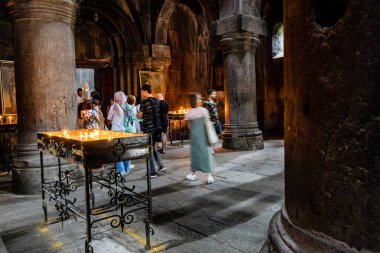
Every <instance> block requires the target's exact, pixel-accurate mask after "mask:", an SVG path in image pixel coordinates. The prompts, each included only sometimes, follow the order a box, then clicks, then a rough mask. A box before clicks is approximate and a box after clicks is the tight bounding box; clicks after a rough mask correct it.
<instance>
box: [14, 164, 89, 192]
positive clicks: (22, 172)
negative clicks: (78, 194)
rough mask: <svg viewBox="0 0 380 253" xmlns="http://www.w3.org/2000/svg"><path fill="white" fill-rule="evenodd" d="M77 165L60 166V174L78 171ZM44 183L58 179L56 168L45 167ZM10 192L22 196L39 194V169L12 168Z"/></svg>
mask: <svg viewBox="0 0 380 253" xmlns="http://www.w3.org/2000/svg"><path fill="white" fill-rule="evenodd" d="M78 167H79V166H78V165H72V164H69V165H62V166H61V170H62V172H64V171H66V170H73V169H74V170H78ZM81 173H82V174H83V172H81ZM44 176H45V180H46V181H53V180H54V179H57V178H58V166H55V167H45V168H44ZM12 191H13V192H14V193H17V194H23V195H40V194H41V168H14V169H13V171H12Z"/></svg>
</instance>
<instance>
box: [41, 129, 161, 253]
mask: <svg viewBox="0 0 380 253" xmlns="http://www.w3.org/2000/svg"><path fill="white" fill-rule="evenodd" d="M37 143H38V148H39V150H40V162H41V185H42V207H43V211H44V215H45V222H47V206H46V200H45V197H46V196H48V197H49V200H51V201H54V202H55V208H56V210H57V212H58V215H59V217H60V219H61V221H62V222H63V221H64V220H66V219H68V218H70V216H73V217H74V218H76V217H77V216H78V217H82V218H84V219H86V224H87V239H86V242H85V251H86V252H93V248H92V246H91V229H92V228H94V224H95V223H97V222H99V221H103V220H106V219H111V220H112V221H111V226H112V227H114V228H116V227H121V229H124V226H125V224H130V223H131V222H132V221H133V219H134V216H133V213H134V212H136V211H137V210H146V211H147V216H148V217H147V219H146V220H145V232H146V247H147V248H148V249H149V248H150V246H151V245H150V236H151V235H153V233H154V230H153V227H152V226H151V225H150V223H151V218H152V194H151V181H150V169H149V161H148V159H149V158H150V156H151V154H152V145H151V143H152V141H151V139H150V137H149V135H145V134H129V133H122V132H114V131H104V130H70V131H58V132H43V133H37ZM44 153H49V154H52V155H54V156H55V157H57V158H58V170H59V174H58V176H57V177H56V178H55V179H54V180H51V181H48V180H46V179H45V177H44V164H43V154H44ZM141 158H145V159H146V166H147V175H148V177H147V193H146V194H142V193H138V192H136V191H135V186H131V187H129V186H127V185H126V183H127V182H126V180H125V179H124V178H123V177H122V175H121V174H120V173H118V172H117V171H116V168H112V169H111V170H110V171H108V172H107V173H103V172H100V173H93V171H94V169H95V168H99V167H101V166H102V165H103V164H107V163H114V162H119V161H126V160H133V159H141ZM61 159H65V160H68V161H70V162H73V163H77V164H80V165H82V166H83V168H84V177H83V176H82V177H77V176H76V175H75V172H74V171H73V170H72V171H64V172H63V171H62V170H61ZM79 182H84V184H85V200H86V201H85V203H86V210H82V209H81V208H80V207H79V206H78V204H77V203H76V199H75V198H74V199H70V198H69V195H70V192H74V191H76V190H77V187H78V183H79ZM93 182H96V183H98V184H99V185H100V188H102V189H106V190H107V191H108V196H109V197H110V201H109V202H108V203H107V204H106V205H100V206H96V207H95V206H94V205H95V197H94V193H93V189H92V188H93ZM90 202H91V204H90Z"/></svg>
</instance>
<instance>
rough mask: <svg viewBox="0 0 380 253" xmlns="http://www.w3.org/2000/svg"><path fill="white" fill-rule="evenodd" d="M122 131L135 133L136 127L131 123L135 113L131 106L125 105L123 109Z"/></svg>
mask: <svg viewBox="0 0 380 253" xmlns="http://www.w3.org/2000/svg"><path fill="white" fill-rule="evenodd" d="M123 110H124V129H125V130H124V131H125V132H126V133H136V128H135V126H134V125H133V120H134V118H135V115H134V113H133V107H132V106H129V105H126V109H124V108H123Z"/></svg>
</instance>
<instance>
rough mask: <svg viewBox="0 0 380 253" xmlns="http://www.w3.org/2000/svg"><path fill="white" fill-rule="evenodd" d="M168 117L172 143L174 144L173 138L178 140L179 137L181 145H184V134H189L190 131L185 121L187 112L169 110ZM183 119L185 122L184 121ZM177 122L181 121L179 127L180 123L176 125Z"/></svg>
mask: <svg viewBox="0 0 380 253" xmlns="http://www.w3.org/2000/svg"><path fill="white" fill-rule="evenodd" d="M168 118H169V139H170V145H173V139H174V140H178V137H179V139H180V140H181V146H182V147H183V139H184V136H188V134H189V131H188V130H187V124H186V121H185V114H184V113H173V112H169V113H168ZM182 121H184V122H183V123H182ZM176 122H178V123H179V128H178V125H176Z"/></svg>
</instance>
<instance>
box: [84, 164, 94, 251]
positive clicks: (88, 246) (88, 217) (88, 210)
mask: <svg viewBox="0 0 380 253" xmlns="http://www.w3.org/2000/svg"><path fill="white" fill-rule="evenodd" d="M89 170H90V168H87V167H84V173H85V185H86V194H85V195H86V222H87V240H86V243H85V250H86V253H91V252H92V247H91V207H90V180H91V178H90V173H91V172H89Z"/></svg>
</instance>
